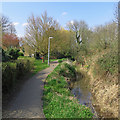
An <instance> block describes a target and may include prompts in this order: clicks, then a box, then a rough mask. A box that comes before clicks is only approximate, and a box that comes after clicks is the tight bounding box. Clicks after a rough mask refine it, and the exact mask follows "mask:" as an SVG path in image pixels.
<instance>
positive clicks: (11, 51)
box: [8, 48, 20, 60]
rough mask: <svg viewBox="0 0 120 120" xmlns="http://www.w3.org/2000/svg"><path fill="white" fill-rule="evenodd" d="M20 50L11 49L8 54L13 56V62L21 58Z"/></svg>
mask: <svg viewBox="0 0 120 120" xmlns="http://www.w3.org/2000/svg"><path fill="white" fill-rule="evenodd" d="M19 51H20V50H19V49H13V48H12V49H9V50H8V53H9V55H10V56H11V59H12V60H16V59H17V58H18V57H19Z"/></svg>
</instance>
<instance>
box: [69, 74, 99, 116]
mask: <svg viewBox="0 0 120 120" xmlns="http://www.w3.org/2000/svg"><path fill="white" fill-rule="evenodd" d="M71 92H72V93H73V94H74V96H75V97H76V98H77V99H78V100H79V103H80V104H82V105H85V106H87V107H89V108H90V109H91V111H92V112H93V113H94V114H95V116H94V117H97V114H96V111H95V110H94V108H93V106H92V101H91V97H92V96H91V92H90V88H89V78H87V77H84V76H82V74H79V73H77V76H76V81H75V82H74V83H73V89H72V90H71Z"/></svg>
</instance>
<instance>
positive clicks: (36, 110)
mask: <svg viewBox="0 0 120 120" xmlns="http://www.w3.org/2000/svg"><path fill="white" fill-rule="evenodd" d="M57 65H58V63H57V61H55V62H51V64H50V67H49V68H47V69H44V70H42V71H40V72H38V73H37V74H36V75H34V76H33V77H32V78H30V79H29V80H27V81H26V82H25V83H24V84H23V86H22V88H21V90H20V92H19V93H18V94H17V95H16V97H15V98H14V99H13V100H12V101H11V102H10V103H9V105H8V106H7V107H6V109H4V110H3V118H44V114H43V107H42V106H43V101H42V96H43V88H44V80H45V79H46V77H47V76H48V74H49V73H51V72H52V71H53V70H54V68H55V67H56V66H57Z"/></svg>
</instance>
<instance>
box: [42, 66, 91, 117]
mask: <svg viewBox="0 0 120 120" xmlns="http://www.w3.org/2000/svg"><path fill="white" fill-rule="evenodd" d="M67 69H69V67H67ZM60 70H61V64H59V65H58V66H57V67H56V68H55V69H54V71H53V72H52V73H51V74H50V75H48V77H47V79H46V84H45V86H44V97H43V101H44V103H43V111H44V114H45V117H46V118H47V119H49V118H92V116H93V114H92V112H91V111H90V110H89V109H88V108H87V107H85V106H84V105H80V104H79V103H78V100H77V99H74V97H73V95H72V94H71V92H70V90H69V89H68V83H67V82H66V80H65V78H64V77H63V76H61V75H60V74H59V71H60ZM71 97H72V98H73V99H70V98H71Z"/></svg>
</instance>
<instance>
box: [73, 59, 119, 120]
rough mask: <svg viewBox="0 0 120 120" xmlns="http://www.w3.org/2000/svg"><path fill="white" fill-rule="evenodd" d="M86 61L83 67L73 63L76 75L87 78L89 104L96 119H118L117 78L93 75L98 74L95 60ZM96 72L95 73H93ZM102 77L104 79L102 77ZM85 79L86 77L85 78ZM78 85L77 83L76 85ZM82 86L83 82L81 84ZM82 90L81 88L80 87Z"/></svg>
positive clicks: (108, 75)
mask: <svg viewBox="0 0 120 120" xmlns="http://www.w3.org/2000/svg"><path fill="white" fill-rule="evenodd" d="M89 61H90V62H88V61H86V63H85V65H81V64H78V63H74V64H75V65H76V68H77V72H78V73H85V76H89V80H87V81H89V82H88V83H87V84H88V86H89V90H90V94H88V98H89V96H91V102H92V105H93V107H94V108H95V111H96V112H97V115H98V118H100V119H104V118H112V119H117V118H118V83H117V76H112V75H110V74H107V75H106V74H105V75H104V74H103V75H102V74H100V73H99V74H98V75H95V74H94V72H98V69H97V67H96V64H95V59H94V61H93V60H89ZM94 70H96V71H94ZM103 76H104V77H103ZM85 78H86V77H85ZM81 81H82V80H81ZM78 84H80V83H77V85H78ZM82 85H84V82H82ZM80 88H82V87H80Z"/></svg>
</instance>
